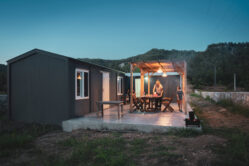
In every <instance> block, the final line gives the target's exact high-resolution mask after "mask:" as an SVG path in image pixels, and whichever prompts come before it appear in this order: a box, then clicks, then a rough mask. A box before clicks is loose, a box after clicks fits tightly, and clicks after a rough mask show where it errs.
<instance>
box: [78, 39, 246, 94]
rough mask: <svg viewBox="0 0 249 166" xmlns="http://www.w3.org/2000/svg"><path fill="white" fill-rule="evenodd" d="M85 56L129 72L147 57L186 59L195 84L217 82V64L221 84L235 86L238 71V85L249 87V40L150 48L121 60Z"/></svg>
mask: <svg viewBox="0 0 249 166" xmlns="http://www.w3.org/2000/svg"><path fill="white" fill-rule="evenodd" d="M82 60H85V61H88V62H91V63H96V64H99V65H103V66H107V67H110V68H114V69H118V70H121V71H124V72H129V62H133V61H143V60H144V61H146V60H186V61H187V63H188V79H189V80H190V82H191V83H192V84H193V85H194V86H195V87H196V88H201V87H202V86H211V85H213V82H214V68H215V67H216V80H217V84H218V85H225V86H227V88H228V89H231V87H232V86H233V74H234V73H236V75H237V85H238V86H239V87H242V88H245V89H246V90H249V74H246V73H248V72H249V65H248V63H249V43H248V42H246V43H218V44H211V45H209V46H208V47H207V49H206V50H205V51H202V52H197V51H193V50H191V51H179V50H164V49H151V50H150V51H148V52H146V53H144V54H140V55H137V56H133V57H130V58H126V59H121V60H103V59H88V58H84V59H82Z"/></svg>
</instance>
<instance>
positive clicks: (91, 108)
mask: <svg viewBox="0 0 249 166" xmlns="http://www.w3.org/2000/svg"><path fill="white" fill-rule="evenodd" d="M69 66H70V70H69V75H70V76H69V77H70V89H71V94H70V96H71V97H70V98H71V103H73V105H72V112H71V114H72V116H73V117H78V116H84V115H85V114H87V113H90V112H97V111H98V110H97V109H98V108H97V105H96V102H97V101H100V100H102V95H103V94H102V81H103V78H102V71H105V72H109V74H110V75H109V76H110V81H109V83H110V92H109V93H110V100H120V99H121V96H117V76H118V75H120V76H123V77H124V74H118V73H117V72H114V71H112V70H108V69H106V68H103V67H99V66H95V65H91V64H88V63H84V62H79V61H75V60H70V65H69ZM76 68H79V69H85V70H89V76H90V77H89V88H90V89H89V95H90V96H89V99H80V100H76V99H75V69H76ZM123 90H124V80H123Z"/></svg>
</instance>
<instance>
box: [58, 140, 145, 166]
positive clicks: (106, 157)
mask: <svg viewBox="0 0 249 166" xmlns="http://www.w3.org/2000/svg"><path fill="white" fill-rule="evenodd" d="M59 144H60V145H63V146H67V147H72V148H73V152H72V155H71V156H70V157H69V159H67V160H66V161H65V163H70V164H71V165H80V164H81V163H84V165H96V166H98V165H103V166H120V165H133V161H132V160H131V159H130V158H129V157H128V155H127V154H126V153H125V144H126V141H125V140H124V139H123V138H112V137H104V138H98V139H93V140H90V139H88V138H83V139H81V140H76V139H75V138H69V139H68V140H65V141H62V142H60V143H59ZM135 144H140V143H138V142H136V143H135Z"/></svg>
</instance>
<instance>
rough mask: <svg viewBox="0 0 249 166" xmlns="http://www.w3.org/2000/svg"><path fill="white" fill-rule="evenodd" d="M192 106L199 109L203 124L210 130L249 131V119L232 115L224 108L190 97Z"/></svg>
mask: <svg viewBox="0 0 249 166" xmlns="http://www.w3.org/2000/svg"><path fill="white" fill-rule="evenodd" d="M190 100H191V102H192V104H193V105H195V106H197V107H199V108H201V112H200V113H201V116H202V117H203V119H205V123H208V125H209V126H210V127H212V128H224V127H225V128H237V129H241V130H242V131H244V132H248V131H249V118H248V117H245V116H243V115H239V114H234V113H231V112H230V111H228V110H227V109H226V108H224V107H221V106H218V105H216V104H214V103H211V102H209V101H207V100H204V99H202V98H198V97H190Z"/></svg>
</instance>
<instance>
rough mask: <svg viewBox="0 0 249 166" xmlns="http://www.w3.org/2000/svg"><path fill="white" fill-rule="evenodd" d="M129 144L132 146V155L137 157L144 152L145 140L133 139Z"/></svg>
mask: <svg viewBox="0 0 249 166" xmlns="http://www.w3.org/2000/svg"><path fill="white" fill-rule="evenodd" d="M130 144H131V145H132V149H131V152H132V153H134V155H139V154H141V153H142V152H143V151H144V149H145V147H146V145H147V140H146V139H142V138H136V139H133V140H132V141H131V142H130Z"/></svg>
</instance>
